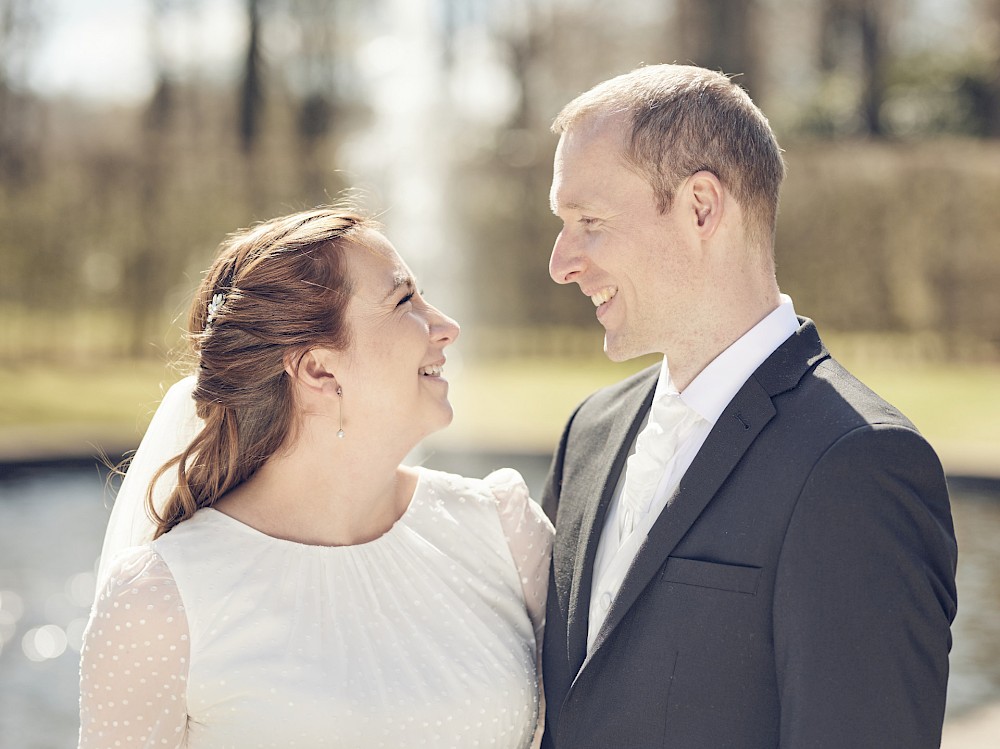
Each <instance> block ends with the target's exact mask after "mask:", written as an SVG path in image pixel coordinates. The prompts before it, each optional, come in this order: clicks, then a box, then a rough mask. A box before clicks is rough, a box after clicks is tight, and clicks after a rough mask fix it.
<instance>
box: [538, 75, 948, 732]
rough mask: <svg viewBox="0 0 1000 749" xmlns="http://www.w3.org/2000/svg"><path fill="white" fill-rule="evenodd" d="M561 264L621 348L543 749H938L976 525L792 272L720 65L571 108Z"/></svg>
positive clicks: (565, 592) (578, 483)
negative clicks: (966, 555) (632, 369)
mask: <svg viewBox="0 0 1000 749" xmlns="http://www.w3.org/2000/svg"><path fill="white" fill-rule="evenodd" d="M553 130H554V131H555V132H556V133H558V134H559V135H560V139H559V145H558V148H557V150H556V156H555V169H554V175H553V181H552V193H551V201H552V209H553V211H554V212H555V213H556V215H557V216H558V217H559V218H560V219H561V220H562V222H563V228H562V231H561V232H560V233H559V236H558V238H557V239H556V243H555V247H554V248H553V250H552V258H551V262H550V272H551V275H552V278H553V279H554V280H555V281H556V282H557V283H561V284H569V283H576V284H577V285H578V286H579V288H580V290H581V291H582V292H583V293H584V294H586V295H587V296H589V297H590V298H591V300H593V302H594V304H595V306H596V307H597V319H598V320H599V321H600V323H601V325H602V326H603V327H604V329H605V351H606V353H607V355H608V357H609V358H611V359H612V360H615V361H622V360H625V359H630V358H632V357H636V356H640V355H642V354H648V353H653V352H656V353H660V354H663V357H664V358H663V363H662V365H656V366H654V367H652V368H650V369H647V370H646V371H644V372H640V373H639V374H638V375H635V376H634V377H630V378H629V379H627V380H624V381H623V382H620V383H618V384H617V385H614V386H612V387H609V388H606V389H604V390H601V391H599V392H597V393H595V394H594V395H592V396H591V397H590V398H589V399H587V400H586V401H585V402H584V403H583V404H582V405H581V406H580V407H579V408H578V409H577V411H576V412H575V413H574V414H573V415H572V417H571V418H570V420H569V423H568V424H567V426H566V429H565V431H564V433H563V436H562V440H561V442H560V445H559V449H558V453H557V455H556V457H555V460H554V462H553V467H552V471H551V474H550V476H549V480H548V483H547V486H546V490H545V496H544V500H543V501H544V502H545V506H546V509H547V510H548V511H549V513H550V515H552V516H555V517H557V523H556V525H557V538H556V545H555V550H554V557H553V564H552V577H551V581H550V590H549V599H548V614H547V625H546V630H545V646H544V677H545V696H546V710H547V719H546V730H545V737H544V741H543V746H544V747H546V748H547V749H586V748H588V747H594V748H595V749H608V748H610V747H628V748H629V749H631V748H634V747H669V748H671V749H717V748H719V747H728V748H730V749H764V748H765V747H781V748H782V749H804V748H805V747H810V748H811V749H816V748H822V749H858V748H859V747H872V748H875V747H878V749H886V748H891V747H899V749H922V748H923V747H937V746H938V745H939V743H940V737H941V724H942V720H943V714H944V704H945V689H946V685H947V680H948V652H949V648H950V645H951V636H950V630H949V627H950V624H951V621H952V619H953V618H954V616H955V605H956V603H955V580H954V574H955V562H956V545H955V539H954V532H953V528H952V522H951V514H950V508H949V503H948V493H947V489H946V487H945V480H944V476H943V473H942V470H941V466H940V464H939V462H938V459H937V457H936V456H935V454H934V452H933V450H932V449H931V448H930V446H929V445H928V444H927V442H926V441H925V440H924V439H923V438H922V437H921V436H920V434H919V433H918V432H917V431H916V429H915V428H914V427H913V425H912V424H911V423H910V422H909V421H908V420H907V419H906V418H905V417H904V416H903V415H902V414H900V413H899V411H897V410H896V409H895V408H893V407H892V406H890V405H889V404H888V403H886V402H885V401H883V400H881V399H880V398H879V397H878V396H876V395H875V394H874V393H872V392H871V391H870V390H868V389H867V388H866V387H865V386H864V385H863V384H861V383H860V382H859V381H858V380H856V379H855V378H854V377H852V376H851V375H850V374H849V373H848V372H847V371H845V370H844V369H843V368H842V367H841V366H840V365H839V364H838V363H837V362H836V361H835V360H834V359H832V358H831V357H830V355H829V353H828V352H827V351H826V349H825V348H824V346H823V344H822V342H821V341H820V339H819V336H818V334H817V331H816V327H815V326H814V325H813V323H812V322H811V321H810V320H808V319H806V318H803V317H797V316H796V314H795V310H794V309H793V306H792V300H791V299H789V298H788V297H787V296H783V295H781V294H780V293H779V291H778V286H777V282H776V281H775V276H774V259H773V255H772V250H773V238H774V224H775V215H776V212H777V206H778V192H779V189H780V186H781V182H782V179H783V177H784V166H783V163H782V158H781V153H780V149H779V148H778V144H777V142H776V141H775V138H774V135H773V133H772V132H771V129H770V127H769V125H768V122H767V120H766V119H765V117H764V115H763V114H761V112H760V110H759V109H757V107H756V106H755V105H754V104H753V102H751V101H750V99H749V97H748V96H747V95H746V94H745V93H744V92H743V90H742V89H740V88H739V87H738V86H737V85H735V84H733V83H732V82H731V81H730V80H729V79H728V78H726V77H725V76H723V75H721V74H718V73H714V72H710V71H708V70H704V69H701V68H695V67H688V66H676V65H657V66H651V67H645V68H640V69H638V70H636V71H633V72H632V73H629V74H627V75H623V76H620V77H618V78H614V79H612V80H609V81H606V82H604V83H602V84H600V85H598V86H597V87H595V88H594V89H592V90H590V91H588V92H586V93H584V94H582V95H581V96H579V97H578V98H577V99H575V100H574V101H572V102H570V103H569V104H568V105H567V106H566V107H565V108H564V109H563V110H562V112H561V113H560V114H559V116H558V117H557V118H556V120H555V123H554V125H553Z"/></svg>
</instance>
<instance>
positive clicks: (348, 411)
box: [336, 231, 459, 446]
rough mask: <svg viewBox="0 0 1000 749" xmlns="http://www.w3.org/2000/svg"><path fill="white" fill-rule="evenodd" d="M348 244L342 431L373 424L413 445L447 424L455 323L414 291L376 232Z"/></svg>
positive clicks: (383, 433)
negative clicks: (448, 353) (448, 357)
mask: <svg viewBox="0 0 1000 749" xmlns="http://www.w3.org/2000/svg"><path fill="white" fill-rule="evenodd" d="M346 250H347V255H346V263H347V272H348V275H349V277H350V279H351V281H352V284H353V293H352V296H351V301H350V303H349V304H348V307H347V323H348V326H349V329H350V332H351V342H350V344H349V346H348V349H347V351H346V352H345V356H344V358H343V362H342V365H341V371H339V372H337V373H336V374H337V379H338V382H339V383H340V385H341V387H342V388H343V397H342V407H343V420H344V431H345V432H346V433H347V434H351V433H352V430H354V431H357V430H359V429H360V430H362V431H368V430H369V429H372V430H374V432H373V434H374V436H375V437H377V438H384V439H386V440H390V441H396V439H400V440H405V441H406V442H408V443H410V442H412V444H413V445H415V444H416V443H417V442H419V441H420V440H421V439H422V438H423V437H425V436H427V435H428V434H430V433H431V432H434V431H436V430H438V429H441V428H443V427H445V426H447V425H448V424H450V423H451V419H452V408H451V404H450V403H449V402H448V381H447V380H446V379H445V378H444V374H443V368H444V364H445V353H444V349H445V347H447V346H448V345H449V344H451V343H452V342H454V341H455V339H456V338H458V334H459V327H458V323H456V322H455V321H454V320H452V319H451V318H450V317H448V316H447V315H445V314H444V313H442V312H441V311H440V310H438V309H436V308H435V307H433V306H431V305H430V304H429V303H428V302H427V301H426V300H425V299H424V298H423V297H422V296H421V295H420V293H419V291H418V290H417V286H416V281H415V279H414V278H413V274H412V273H411V272H410V269H409V268H408V267H407V266H406V263H404V262H403V260H402V258H400V257H399V255H398V254H397V253H396V250H395V249H394V248H393V247H392V245H391V244H390V243H389V242H388V240H386V239H385V238H384V237H383V236H382V235H381V234H379V233H377V232H374V231H368V232H366V233H365V234H364V235H363V238H362V239H360V241H357V242H355V243H353V246H351V247H349V248H346ZM411 446H412V445H411Z"/></svg>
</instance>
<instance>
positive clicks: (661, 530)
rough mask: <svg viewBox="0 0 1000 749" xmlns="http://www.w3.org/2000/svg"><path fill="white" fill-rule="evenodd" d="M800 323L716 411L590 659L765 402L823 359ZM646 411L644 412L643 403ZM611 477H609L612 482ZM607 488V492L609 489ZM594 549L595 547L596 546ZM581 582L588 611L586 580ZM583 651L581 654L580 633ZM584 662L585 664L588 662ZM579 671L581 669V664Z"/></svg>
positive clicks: (728, 467) (761, 421)
mask: <svg viewBox="0 0 1000 749" xmlns="http://www.w3.org/2000/svg"><path fill="white" fill-rule="evenodd" d="M800 323H801V325H800V327H799V330H798V331H797V332H796V333H795V334H793V335H792V336H791V338H789V339H788V340H787V341H786V342H785V343H783V344H782V345H781V346H779V347H778V349H777V350H776V351H775V352H774V353H773V354H772V355H771V356H770V357H769V358H768V359H767V361H765V362H764V364H762V365H761V366H760V368H759V369H758V370H757V372H755V373H754V374H753V375H751V377H750V379H749V380H747V381H746V383H744V385H743V387H742V388H740V390H739V392H738V393H737V394H736V396H735V397H734V398H733V400H732V401H731V402H730V403H729V405H728V406H727V407H726V410H725V411H723V412H722V415H721V416H720V417H719V420H718V421H717V422H716V424H715V427H713V429H712V431H711V433H710V434H709V436H708V438H707V439H706V440H705V443H704V445H702V448H701V450H699V451H698V454H697V455H696V456H695V459H694V460H693V461H692V463H691V466H690V467H689V468H688V470H687V472H686V473H685V474H684V477H683V478H682V479H681V482H680V484H679V486H678V487H677V489H676V490H675V492H674V494H673V496H672V497H671V498H670V500H669V501H668V502H667V505H666V507H664V508H663V511H662V512H661V513H660V516H659V517H658V518H657V520H656V522H655V523H654V524H653V526H652V527H651V528H650V531H649V534H648V536H647V538H646V541H645V542H644V543H643V545H642V546H641V547H640V549H639V551H638V553H637V554H636V557H635V560H634V561H633V563H632V566H631V567H630V568H629V570H628V573H627V574H626V575H625V579H624V580H623V581H622V586H621V588H620V589H619V591H618V595H617V596H616V597H615V600H614V602H613V603H612V605H611V609H610V610H609V611H608V617H607V619H606V620H605V622H604V625H603V626H602V627H601V631H600V632H599V633H598V635H597V638H596V640H595V642H594V647H593V649H592V650H591V654H590V656H591V657H593V655H594V654H595V653H596V652H597V651H598V650H600V648H601V646H602V645H603V644H604V642H605V641H606V640H607V639H608V637H609V635H610V633H611V632H613V631H614V629H615V627H617V626H618V624H619V623H620V622H621V620H622V618H623V617H624V616H625V614H626V613H627V612H628V610H629V609H630V608H631V607H632V606H633V605H634V604H635V602H636V600H638V598H639V596H640V595H641V594H642V592H643V590H644V589H645V588H646V586H647V585H648V584H649V583H650V581H651V580H652V579H653V578H654V577H655V576H656V574H657V573H658V572H659V570H660V569H661V568H662V566H663V564H664V562H665V561H666V559H667V557H668V556H670V554H671V553H672V552H673V550H674V547H676V546H677V544H678V543H679V542H680V540H681V539H682V538H683V537H684V535H685V534H686V533H687V532H688V530H689V529H690V528H691V526H692V525H693V524H694V522H695V521H696V520H697V519H698V516H699V515H701V513H702V511H703V510H704V509H705V507H706V506H707V505H708V503H709V502H710V501H711V500H712V497H714V496H715V494H716V493H717V492H718V490H719V488H720V487H721V486H722V484H723V483H724V482H725V480H726V478H727V477H728V476H729V474H730V473H732V471H733V469H734V468H735V467H736V465H737V464H738V463H739V462H740V460H741V459H742V457H743V455H744V453H746V451H747V449H749V447H750V445H751V444H752V443H753V441H754V440H755V439H756V438H757V435H758V434H760V432H761V430H762V429H763V428H764V427H765V426H766V425H767V423H768V422H769V421H770V420H771V419H772V418H773V417H774V415H775V413H776V411H775V408H774V404H773V403H772V400H771V398H772V397H773V396H775V395H777V394H778V393H781V392H784V391H786V390H789V389H791V388H793V387H795V386H796V385H797V384H798V382H799V381H800V380H801V378H802V376H803V375H804V374H805V373H806V371H808V370H809V369H810V368H811V367H813V366H815V364H816V363H817V362H818V361H820V360H822V359H824V358H826V357H827V356H828V354H827V352H826V350H825V348H823V345H822V343H821V342H820V340H819V336H818V335H817V334H816V329H815V327H814V326H813V324H812V321H810V320H807V319H805V318H800ZM651 396H652V393H650V397H651ZM650 399H651V398H650ZM646 407H647V408H648V403H647V404H646ZM644 412H645V411H643V413H644ZM633 437H634V434H633ZM626 449H627V446H626ZM616 466H617V467H618V470H620V466H618V464H616ZM617 475H618V473H617V472H615V473H614V476H615V478H617ZM611 486H612V489H613V488H614V484H613V483H612V485H611ZM602 517H603V516H602ZM594 546H595V547H596V542H595V544H594ZM587 563H588V564H589V565H591V568H592V565H593V557H592V556H591V557H588V562H587ZM587 580H588V585H587V588H588V589H587V596H588V600H587V605H588V607H589V594H590V590H589V580H590V577H589V576H588V577H587ZM584 650H586V629H585V630H584ZM586 660H587V661H589V660H590V658H587V659H586ZM583 667H584V668H585V667H586V663H584V664H583ZM581 670H582V669H581Z"/></svg>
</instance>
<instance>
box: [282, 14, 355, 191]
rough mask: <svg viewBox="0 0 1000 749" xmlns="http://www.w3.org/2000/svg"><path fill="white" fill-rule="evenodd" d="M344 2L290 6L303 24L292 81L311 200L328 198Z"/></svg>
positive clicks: (306, 186) (306, 187)
mask: <svg viewBox="0 0 1000 749" xmlns="http://www.w3.org/2000/svg"><path fill="white" fill-rule="evenodd" d="M340 5H341V4H340V3H338V2H330V1H329V0H293V1H292V3H291V5H290V12H291V13H292V14H293V16H294V18H295V20H296V22H297V26H298V30H299V39H300V44H299V49H298V54H297V55H296V58H295V60H294V61H292V64H291V65H290V67H291V74H292V76H293V81H292V87H293V90H295V91H296V92H297V93H298V103H297V112H296V122H295V132H296V135H297V139H298V145H299V156H300V163H301V169H302V181H303V190H304V192H305V194H306V195H308V196H309V201H310V202H312V203H320V202H323V201H324V200H327V199H329V196H328V195H327V190H328V188H329V187H330V185H328V184H327V179H328V176H329V174H330V172H331V170H330V168H329V165H328V163H327V159H326V158H325V155H324V153H323V145H324V144H325V142H326V141H327V140H328V138H329V137H330V135H331V133H332V131H333V130H334V128H335V127H336V125H337V119H338V115H339V113H338V111H337V101H338V97H337V93H338V92H337V84H336V81H337V72H338V68H339V66H340V58H341V56H342V54H343V51H342V50H341V48H340V44H339V40H338V30H339V28H338V27H339V24H340V22H341V19H340V17H339V15H338V10H339V8H340Z"/></svg>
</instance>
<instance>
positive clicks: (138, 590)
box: [95, 544, 177, 608]
mask: <svg viewBox="0 0 1000 749" xmlns="http://www.w3.org/2000/svg"><path fill="white" fill-rule="evenodd" d="M176 586H177V584H176V582H175V581H174V577H173V574H172V573H171V572H170V567H169V566H168V565H167V563H166V561H165V560H164V559H163V557H161V556H160V555H159V554H158V553H157V551H156V549H154V548H153V545H152V544H144V545H142V546H132V547H129V548H126V549H122V550H121V551H120V552H118V553H117V554H116V555H115V556H114V558H113V559H112V560H111V562H110V563H109V564H108V568H107V573H106V574H105V576H104V578H103V579H102V580H99V581H98V587H97V591H96V596H95V604H97V607H98V608H102V604H103V607H104V608H117V607H118V602H119V601H121V600H123V599H130V598H136V597H137V598H139V599H142V600H145V599H146V598H150V597H156V598H160V597H162V596H161V595H157V594H162V593H164V592H168V593H169V591H171V590H174V589H176Z"/></svg>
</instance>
